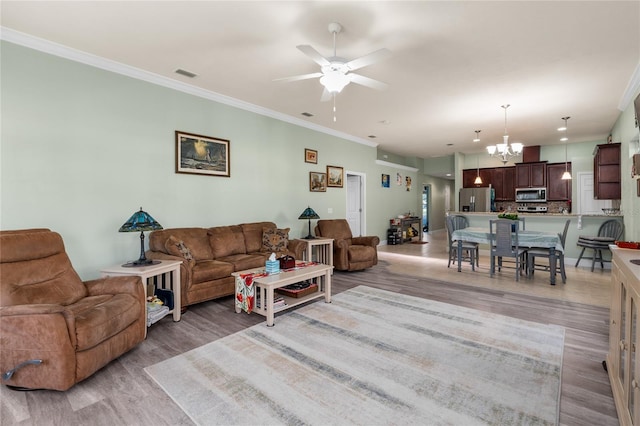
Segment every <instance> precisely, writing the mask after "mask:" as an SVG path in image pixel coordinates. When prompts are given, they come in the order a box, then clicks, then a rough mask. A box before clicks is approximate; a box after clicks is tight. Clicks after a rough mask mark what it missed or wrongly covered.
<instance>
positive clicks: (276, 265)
mask: <svg viewBox="0 0 640 426" xmlns="http://www.w3.org/2000/svg"><path fill="white" fill-rule="evenodd" d="M265 270H266V272H267V273H268V274H273V273H275V272H280V262H278V261H277V260H267V262H266V266H265Z"/></svg>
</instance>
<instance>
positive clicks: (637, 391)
mask: <svg viewBox="0 0 640 426" xmlns="http://www.w3.org/2000/svg"><path fill="white" fill-rule="evenodd" d="M611 251H612V253H613V260H612V267H611V280H612V295H611V309H610V314H609V315H610V318H609V352H608V354H607V364H606V365H607V372H608V374H609V381H610V382H611V390H612V392H613V400H614V401H615V404H616V411H617V413H618V420H619V421H620V424H621V425H623V426H626V425H629V426H630V425H633V424H640V423H639V422H640V388H639V384H640V375H639V373H640V356H638V353H639V352H638V350H637V349H636V348H637V346H638V340H639V332H640V328H639V327H638V303H639V302H640V271H638V267H637V266H636V265H633V264H632V263H631V260H632V259H634V258H635V259H637V258H638V251H637V250H633V249H619V248H617V247H614V248H612V250H611Z"/></svg>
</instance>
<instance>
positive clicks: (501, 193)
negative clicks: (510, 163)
mask: <svg viewBox="0 0 640 426" xmlns="http://www.w3.org/2000/svg"><path fill="white" fill-rule="evenodd" d="M515 171H516V168H515V167H495V168H484V169H480V170H479V174H480V178H481V179H482V184H481V185H476V184H475V183H474V181H475V180H476V176H478V169H466V170H463V171H462V187H463V188H486V187H488V186H489V184H491V186H492V187H493V188H494V189H495V197H496V198H495V199H496V201H513V200H515V174H516V173H515Z"/></svg>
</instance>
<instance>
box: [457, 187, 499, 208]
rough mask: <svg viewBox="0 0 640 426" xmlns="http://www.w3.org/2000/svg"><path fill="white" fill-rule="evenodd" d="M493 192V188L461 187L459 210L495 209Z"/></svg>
mask: <svg viewBox="0 0 640 426" xmlns="http://www.w3.org/2000/svg"><path fill="white" fill-rule="evenodd" d="M494 194H495V191H494V189H493V188H461V189H460V210H461V211H463V212H464V211H468V212H491V211H495V195H494Z"/></svg>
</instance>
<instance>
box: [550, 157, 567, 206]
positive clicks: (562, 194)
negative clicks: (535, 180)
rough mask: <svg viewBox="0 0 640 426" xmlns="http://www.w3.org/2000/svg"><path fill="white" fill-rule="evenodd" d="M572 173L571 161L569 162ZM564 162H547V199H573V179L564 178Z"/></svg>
mask: <svg viewBox="0 0 640 426" xmlns="http://www.w3.org/2000/svg"><path fill="white" fill-rule="evenodd" d="M567 170H568V171H569V173H571V163H567ZM564 171H565V165H564V163H553V164H547V200H549V201H569V200H570V199H571V180H562V175H563V173H564Z"/></svg>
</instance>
